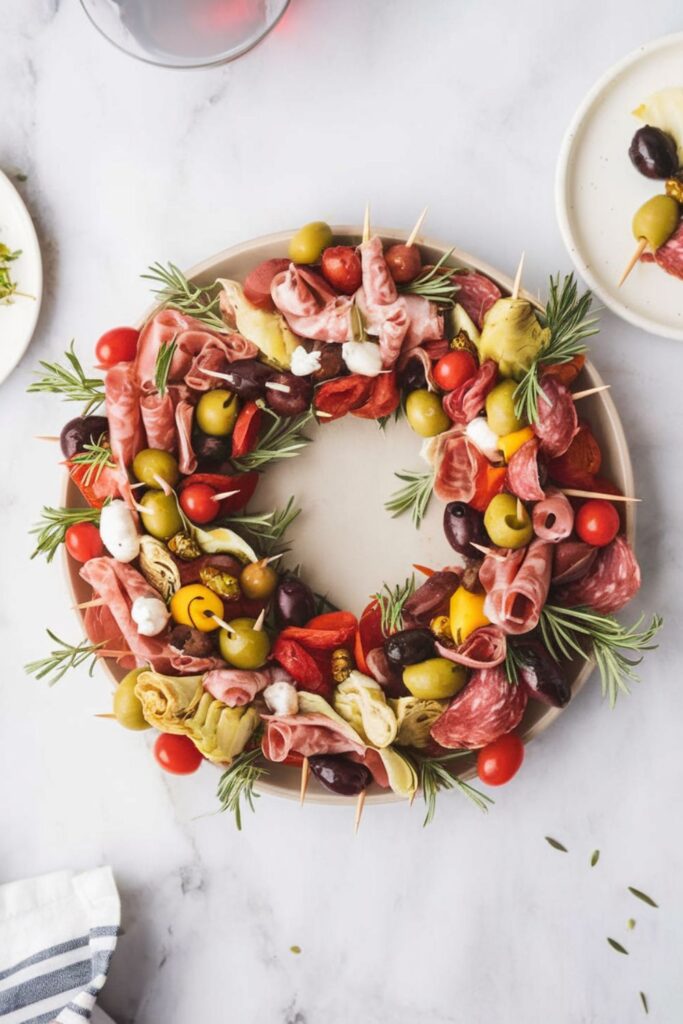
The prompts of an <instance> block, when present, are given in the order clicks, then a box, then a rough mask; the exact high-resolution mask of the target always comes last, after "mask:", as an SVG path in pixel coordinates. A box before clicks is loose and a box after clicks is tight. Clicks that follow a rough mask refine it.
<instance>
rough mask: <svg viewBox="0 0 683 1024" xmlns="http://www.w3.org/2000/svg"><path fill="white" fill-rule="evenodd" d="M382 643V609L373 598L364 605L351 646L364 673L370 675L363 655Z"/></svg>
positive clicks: (357, 663)
mask: <svg viewBox="0 0 683 1024" xmlns="http://www.w3.org/2000/svg"><path fill="white" fill-rule="evenodd" d="M383 643H384V633H383V632H382V609H381V608H380V606H379V603H378V602H377V601H375V600H374V599H373V600H372V601H371V602H370V604H369V605H367V606H366V608H365V610H364V611H363V614H362V615H361V617H360V620H359V622H358V631H357V632H356V640H355V643H354V646H353V654H354V657H355V659H356V665H357V666H358V668H359V669H360V671H361V672H364V673H365V675H366V676H367V675H371V672H370V669H369V668H368V663H367V661H366V660H365V655H366V654H369V653H370V651H373V650H374V649H375V647H381V645H382V644H383Z"/></svg>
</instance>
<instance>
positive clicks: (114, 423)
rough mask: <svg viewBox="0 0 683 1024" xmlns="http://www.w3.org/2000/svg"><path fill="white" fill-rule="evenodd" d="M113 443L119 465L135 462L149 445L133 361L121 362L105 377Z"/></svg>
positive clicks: (105, 390) (110, 435) (114, 453)
mask: <svg viewBox="0 0 683 1024" xmlns="http://www.w3.org/2000/svg"><path fill="white" fill-rule="evenodd" d="M104 394H105V409H106V414H107V419H108V421H109V444H110V447H111V452H112V455H113V456H114V458H115V459H116V461H117V462H118V464H119V466H121V467H126V466H129V465H130V464H131V462H132V461H133V459H134V458H135V456H136V455H137V453H138V452H139V451H140V449H141V448H144V445H145V435H144V431H143V428H142V420H141V417H140V386H139V384H138V381H137V379H136V376H135V368H134V364H133V363H118V364H117V365H116V366H112V368H111V369H110V370H107V374H106V376H105V378H104Z"/></svg>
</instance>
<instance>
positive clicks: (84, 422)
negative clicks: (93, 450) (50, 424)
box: [59, 416, 109, 459]
mask: <svg viewBox="0 0 683 1024" xmlns="http://www.w3.org/2000/svg"><path fill="white" fill-rule="evenodd" d="M108 433H109V421H108V420H107V417H106V416H77V417H76V418H75V419H73V420H69V422H68V423H66V424H65V425H64V426H63V427H62V432H61V434H60V435H59V444H60V447H61V449H62V453H63V455H64V458H65V459H72V458H73V457H74V455H78V453H79V452H82V451H83V448H84V446H85V445H86V444H97V442H98V441H99V439H100V438H101V437H102V434H108Z"/></svg>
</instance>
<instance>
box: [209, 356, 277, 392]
mask: <svg viewBox="0 0 683 1024" xmlns="http://www.w3.org/2000/svg"><path fill="white" fill-rule="evenodd" d="M225 373H226V375H227V376H228V377H229V378H230V379H229V380H227V381H226V382H225V383H224V384H221V387H225V388H227V390H228V391H233V392H234V393H235V394H236V395H238V396H239V397H240V398H245V399H247V401H253V400H254V399H256V398H262V397H263V395H264V393H265V390H266V381H267V380H270V378H271V377H272V376H273V373H274V371H273V369H272V368H271V367H270V366H266V364H265V363H260V362H259V361H258V359H237V360H236V361H235V362H234V363H230V364H229V365H228V366H227V367H226V369H225Z"/></svg>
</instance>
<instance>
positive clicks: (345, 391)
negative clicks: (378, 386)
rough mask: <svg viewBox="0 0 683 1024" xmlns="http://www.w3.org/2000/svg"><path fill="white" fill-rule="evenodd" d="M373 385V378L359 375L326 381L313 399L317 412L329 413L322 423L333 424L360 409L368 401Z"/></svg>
mask: <svg viewBox="0 0 683 1024" xmlns="http://www.w3.org/2000/svg"><path fill="white" fill-rule="evenodd" d="M372 385H373V378H372V377H363V376H361V374H359V373H351V374H349V376H348V377H337V378H336V380H328V381H326V382H325V384H322V385H321V386H320V387H319V388H318V389H317V391H316V393H315V397H314V399H313V406H314V408H315V410H316V412H324V413H327V415H326V416H325V417H324V418H323V419H322V420H321V423H331V422H332V420H338V419H341V417H342V416H346V414H347V412H351V411H352V410H353V409H358V408H360V406H362V405H364V404H365V402H367V401H368V399H369V397H370V394H371V392H372Z"/></svg>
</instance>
